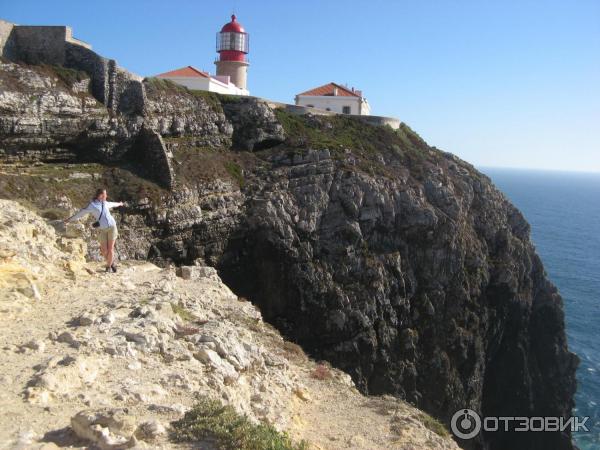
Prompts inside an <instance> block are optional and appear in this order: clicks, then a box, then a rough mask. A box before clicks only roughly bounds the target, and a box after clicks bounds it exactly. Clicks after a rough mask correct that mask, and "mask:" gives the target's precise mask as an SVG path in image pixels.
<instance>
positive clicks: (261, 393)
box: [0, 200, 458, 450]
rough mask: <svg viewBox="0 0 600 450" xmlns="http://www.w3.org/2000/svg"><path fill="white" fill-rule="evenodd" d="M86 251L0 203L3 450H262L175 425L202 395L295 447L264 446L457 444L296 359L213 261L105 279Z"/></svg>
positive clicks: (401, 408) (140, 267) (392, 404)
mask: <svg viewBox="0 0 600 450" xmlns="http://www.w3.org/2000/svg"><path fill="white" fill-rule="evenodd" d="M84 255H85V243H84V242H83V241H82V240H81V239H77V238H68V237H65V236H63V235H61V234H60V233H59V234H57V233H56V232H55V230H54V229H53V228H52V227H51V226H49V225H48V224H47V220H44V219H42V218H41V217H39V216H37V215H36V214H34V213H32V212H31V211H29V210H27V209H26V208H24V207H22V206H20V205H18V204H17V203H16V202H13V201H7V200H0V330H1V331H0V343H1V350H0V353H1V354H2V370H1V371H0V380H1V382H2V392H1V393H0V403H1V404H2V417H1V418H0V448H2V449H35V448H37V449H40V450H41V449H45V450H49V449H56V448H64V447H68V448H99V449H101V450H123V449H126V448H133V447H135V448H138V449H143V448H147V449H177V448H205V449H215V448H227V449H231V450H233V449H256V448H264V447H261V446H257V444H256V441H250V443H247V442H246V443H245V441H244V440H243V439H242V438H243V437H244V436H243V435H242V434H241V433H237V434H236V438H237V441H234V442H233V443H232V444H233V445H231V444H230V445H223V444H222V443H221V445H220V446H218V445H215V444H218V443H219V441H218V440H217V442H215V436H213V434H212V433H214V435H216V436H219V432H220V431H221V430H220V429H219V427H218V426H216V425H217V424H218V423H219V422H215V423H213V424H212V427H210V426H207V427H206V431H207V433H206V435H205V436H203V435H202V434H200V433H198V434H195V433H194V429H187V428H184V429H182V426H183V424H185V423H191V424H194V422H193V421H192V422H190V421H191V420H192V418H193V417H194V416H193V414H194V411H196V412H202V413H205V414H206V412H208V411H207V410H206V409H201V408H203V407H204V408H206V405H207V404H208V405H210V403H207V401H206V400H199V399H203V398H209V399H212V401H214V402H219V403H223V404H227V405H229V406H230V407H231V408H233V410H234V411H235V414H236V415H239V416H235V417H234V420H235V421H238V422H239V421H240V420H241V419H240V417H242V414H243V415H244V416H245V417H246V418H247V420H248V421H249V423H251V424H269V426H271V427H273V428H272V429H269V430H271V431H270V435H271V438H273V436H277V435H276V434H274V432H273V430H279V431H280V432H284V431H285V432H286V433H288V435H289V436H290V438H288V439H293V440H294V441H296V442H298V443H300V442H302V441H304V442H305V443H306V444H305V445H304V446H303V447H301V446H300V444H298V445H295V446H294V445H279V446H273V447H269V448H279V449H282V450H291V449H301V448H302V449H305V450H310V449H312V450H318V449H326V448H327V449H342V448H350V447H351V448H356V449H364V450H368V449H372V448H415V449H422V450H426V449H432V448H433V449H439V450H443V449H447V450H451V449H457V448H458V447H457V446H456V444H455V443H454V442H453V441H452V439H451V438H450V437H449V435H448V432H447V431H446V430H444V428H443V426H441V425H440V424H439V423H437V422H436V421H435V420H433V419H432V418H431V417H429V416H427V415H426V414H423V413H422V412H421V411H419V410H417V409H416V408H414V407H412V406H410V405H408V404H406V403H405V402H403V401H401V400H398V399H395V398H394V397H391V396H380V397H366V396H364V395H362V394H360V393H359V392H358V390H357V389H356V388H355V386H354V384H353V382H352V380H351V378H350V376H349V375H347V374H345V373H343V372H341V371H339V370H336V369H333V368H331V367H330V366H329V365H327V364H324V363H316V362H315V361H314V360H311V359H309V358H307V356H306V355H305V354H304V353H303V351H302V350H301V349H300V348H299V347H298V346H297V345H295V344H293V343H291V342H288V341H285V340H283V339H282V337H281V335H280V334H279V333H278V332H277V331H276V330H275V329H274V328H273V327H272V326H270V325H268V324H266V323H265V322H263V320H262V317H261V314H260V312H259V311H258V309H257V308H256V306H254V305H252V304H251V303H250V302H248V301H247V300H245V299H243V298H239V297H237V296H236V295H234V294H233V293H232V292H231V290H229V288H228V287H227V286H226V285H224V284H223V282H222V281H221V280H220V278H219V276H218V275H217V273H216V270H215V269H214V268H211V267H205V266H184V267H180V268H178V269H177V271H176V270H175V268H173V267H172V268H166V269H161V268H159V267H157V266H155V265H153V264H150V263H147V262H125V263H123V264H121V266H120V270H119V272H118V273H117V274H112V273H111V274H107V273H103V272H102V269H101V266H100V264H97V263H86V261H85V258H84ZM176 273H178V274H179V276H176ZM194 405H196V406H194ZM192 408H193V409H192ZM210 411H211V412H212V413H213V414H214V415H215V416H217V414H216V411H214V410H210ZM231 414H232V413H231V412H230V413H229V416H231ZM182 417H183V419H182ZM177 419H180V420H177ZM213 420H214V418H213ZM223 425H228V424H227V422H225V423H224V424H223ZM196 426H198V425H196ZM249 426H250V425H245V427H246V428H248V427H249ZM262 430H264V428H262ZM249 432H250V433H251V434H253V435H255V434H256V429H252V428H250V430H249ZM246 433H248V431H246ZM188 437H191V438H193V439H192V442H181V441H182V440H183V441H187V440H188V439H187V438H188ZM195 438H200V440H199V441H198V439H195ZM252 442H254V446H253V445H252ZM244 443H245V444H244Z"/></svg>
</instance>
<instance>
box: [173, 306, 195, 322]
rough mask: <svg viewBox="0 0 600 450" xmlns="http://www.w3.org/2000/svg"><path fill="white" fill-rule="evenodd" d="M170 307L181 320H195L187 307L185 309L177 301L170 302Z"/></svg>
mask: <svg viewBox="0 0 600 450" xmlns="http://www.w3.org/2000/svg"><path fill="white" fill-rule="evenodd" d="M171 308H173V312H174V313H175V314H177V315H178V316H179V317H181V318H182V319H183V320H185V321H187V322H192V321H194V320H196V316H195V315H193V314H192V313H191V312H189V311H188V310H187V309H185V308H184V307H183V306H182V305H180V304H179V303H175V302H172V303H171Z"/></svg>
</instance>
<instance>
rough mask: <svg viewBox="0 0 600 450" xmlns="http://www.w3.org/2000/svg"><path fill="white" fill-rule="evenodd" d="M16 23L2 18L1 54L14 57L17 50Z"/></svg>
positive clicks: (0, 30) (0, 25)
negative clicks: (14, 31) (14, 30)
mask: <svg viewBox="0 0 600 450" xmlns="http://www.w3.org/2000/svg"><path fill="white" fill-rule="evenodd" d="M13 28H14V24H12V23H10V22H7V21H5V20H2V19H0V56H2V57H4V58H7V59H12V58H13V57H14V55H15V52H16V42H15V35H14V33H13Z"/></svg>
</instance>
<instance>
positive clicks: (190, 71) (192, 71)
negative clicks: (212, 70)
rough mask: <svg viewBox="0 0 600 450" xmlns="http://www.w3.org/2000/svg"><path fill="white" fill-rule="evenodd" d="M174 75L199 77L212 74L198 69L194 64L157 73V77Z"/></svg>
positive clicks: (208, 76)
mask: <svg viewBox="0 0 600 450" xmlns="http://www.w3.org/2000/svg"><path fill="white" fill-rule="evenodd" d="M172 77H186V78H190V77H192V78H193V77H199V78H210V75H209V74H208V73H206V72H202V71H201V70H198V69H196V68H195V67H192V66H186V67H182V68H181V69H176V70H171V71H170V72H165V73H161V74H160V75H156V78H172Z"/></svg>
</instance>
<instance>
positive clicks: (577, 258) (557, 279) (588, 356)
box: [478, 167, 600, 450]
mask: <svg viewBox="0 0 600 450" xmlns="http://www.w3.org/2000/svg"><path fill="white" fill-rule="evenodd" d="M478 169H479V170H480V171H481V172H483V173H485V174H486V175H488V176H489V177H490V178H491V179H492V181H493V182H494V184H495V185H496V187H498V188H499V189H500V190H501V191H502V192H503V193H504V194H505V195H506V196H507V197H508V199H509V200H510V201H511V202H512V203H513V204H514V205H515V206H516V207H517V208H519V210H520V211H521V212H522V213H523V215H524V216H525V219H526V220H527V221H528V222H529V224H530V225H531V239H532V241H533V243H534V245H535V247H536V250H537V252H538V254H539V255H540V257H541V258H542V261H543V263H544V267H545V269H546V272H547V273H548V276H549V278H550V280H551V281H552V282H553V283H554V284H555V285H556V286H557V287H558V289H559V291H560V293H561V295H562V297H563V302H564V309H565V322H566V331H567V339H568V343H569V347H570V349H571V351H573V352H575V353H576V354H577V355H578V356H579V358H580V365H579V368H578V370H577V393H576V395H575V403H576V404H575V408H574V410H573V415H575V416H580V417H582V416H587V417H589V420H588V421H587V423H586V425H587V426H588V428H589V430H590V431H589V432H579V433H575V434H574V439H575V443H576V445H577V446H578V447H579V448H580V449H581V450H593V449H599V448H600V406H599V403H600V378H599V374H600V341H599V339H598V335H599V334H600V326H599V324H600V322H599V321H598V318H599V317H600V316H599V313H600V304H599V303H598V298H597V297H598V293H599V292H600V173H597V172H575V171H573V172H568V171H558V170H556V171H555V170H539V169H513V168H497V167H480V168H478Z"/></svg>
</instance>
